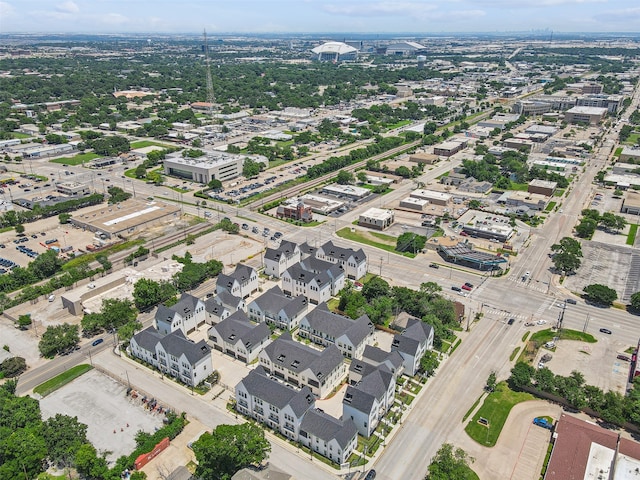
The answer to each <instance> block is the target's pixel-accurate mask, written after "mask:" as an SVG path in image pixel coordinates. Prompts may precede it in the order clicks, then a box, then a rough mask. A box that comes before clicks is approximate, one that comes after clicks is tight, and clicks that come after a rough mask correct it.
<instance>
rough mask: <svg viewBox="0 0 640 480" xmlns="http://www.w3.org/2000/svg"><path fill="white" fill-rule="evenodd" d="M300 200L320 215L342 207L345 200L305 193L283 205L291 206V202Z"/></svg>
mask: <svg viewBox="0 0 640 480" xmlns="http://www.w3.org/2000/svg"><path fill="white" fill-rule="evenodd" d="M299 202H302V203H303V204H304V205H305V206H307V207H309V208H310V209H311V211H312V212H314V213H319V214H321V215H328V214H330V213H331V212H335V211H336V210H339V209H340V208H342V207H344V204H345V202H343V201H341V200H338V199H336V198H335V197H333V198H329V197H324V196H322V195H313V194H311V193H306V194H304V195H302V196H301V197H300V198H299V199H295V198H293V199H290V200H288V201H286V202H285V203H284V205H289V206H291V205H292V204H295V203H299Z"/></svg>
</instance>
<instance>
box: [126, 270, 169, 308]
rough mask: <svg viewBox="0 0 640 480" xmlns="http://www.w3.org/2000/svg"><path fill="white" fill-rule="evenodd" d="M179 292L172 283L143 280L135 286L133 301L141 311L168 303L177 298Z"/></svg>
mask: <svg viewBox="0 0 640 480" xmlns="http://www.w3.org/2000/svg"><path fill="white" fill-rule="evenodd" d="M177 293H178V291H177V290H176V287H174V286H173V284H171V283H170V282H163V281H161V282H156V281H154V280H151V279H148V278H141V279H140V280H138V281H137V282H136V283H135V284H134V286H133V301H134V303H135V305H136V308H137V309H138V310H140V311H143V310H146V309H148V308H150V307H153V306H156V305H158V304H159V303H163V302H166V301H167V300H169V299H170V298H173V297H175V296H176V294H177Z"/></svg>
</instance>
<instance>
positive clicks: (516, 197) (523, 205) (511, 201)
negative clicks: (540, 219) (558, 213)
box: [496, 190, 549, 213]
mask: <svg viewBox="0 0 640 480" xmlns="http://www.w3.org/2000/svg"><path fill="white" fill-rule="evenodd" d="M496 203H497V204H498V205H505V206H507V207H516V209H515V210H516V213H524V212H526V211H527V210H538V211H542V210H544V209H545V208H546V207H547V203H549V198H548V197H546V196H545V195H540V194H537V193H529V192H520V191H514V190H509V191H506V192H504V193H503V194H502V195H500V197H498V199H497V200H496Z"/></svg>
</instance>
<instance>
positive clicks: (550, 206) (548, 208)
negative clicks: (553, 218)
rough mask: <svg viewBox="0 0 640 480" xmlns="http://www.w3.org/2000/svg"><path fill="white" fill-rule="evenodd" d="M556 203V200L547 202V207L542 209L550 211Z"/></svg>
mask: <svg viewBox="0 0 640 480" xmlns="http://www.w3.org/2000/svg"><path fill="white" fill-rule="evenodd" d="M556 205H557V203H556V202H549V203H548V204H547V208H545V209H544V211H545V212H551V211H553V209H554V208H556Z"/></svg>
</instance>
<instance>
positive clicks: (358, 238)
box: [336, 227, 416, 258]
mask: <svg viewBox="0 0 640 480" xmlns="http://www.w3.org/2000/svg"><path fill="white" fill-rule="evenodd" d="M371 233H376V234H377V235H374V236H377V238H380V240H384V241H388V240H387V239H388V238H393V239H394V242H393V245H389V244H388V243H381V242H376V241H373V240H371V239H369V238H366V237H365V236H364V235H362V234H361V233H360V232H358V231H357V230H356V231H353V232H352V231H351V227H345V228H343V229H341V230H338V231H337V232H336V234H337V235H338V236H339V237H342V238H346V239H347V240H351V241H354V242H358V243H364V244H365V245H370V246H372V247H376V248H380V249H381V250H386V251H388V252H393V253H396V254H398V255H404V256H405V257H409V258H415V257H416V254H415V253H410V252H402V253H401V252H397V251H396V248H395V246H396V242H395V238H394V237H390V236H389V235H384V234H383V233H377V232H371ZM378 235H384V236H385V237H387V238H385V239H383V238H381V237H380V236H378Z"/></svg>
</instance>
